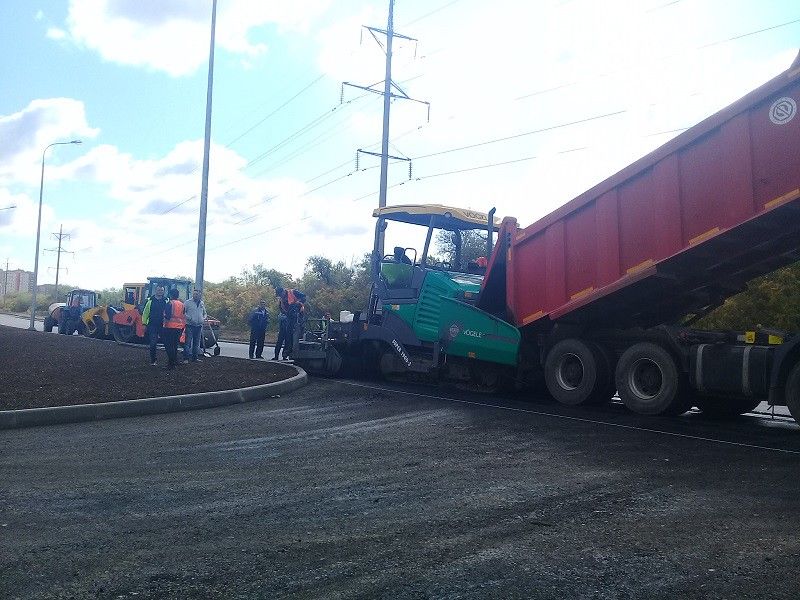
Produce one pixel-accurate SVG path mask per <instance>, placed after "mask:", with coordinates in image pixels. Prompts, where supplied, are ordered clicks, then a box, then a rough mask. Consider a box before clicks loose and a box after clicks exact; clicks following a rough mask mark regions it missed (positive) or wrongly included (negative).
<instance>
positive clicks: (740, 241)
mask: <svg viewBox="0 0 800 600" xmlns="http://www.w3.org/2000/svg"><path fill="white" fill-rule="evenodd" d="M798 104H800V55H798V59H797V60H795V62H794V64H793V65H792V66H791V67H790V68H789V69H788V70H787V71H786V72H784V73H782V74H781V75H779V76H778V77H775V78H774V79H772V80H771V81H769V82H767V83H766V84H764V85H763V86H761V87H760V88H758V89H757V90H754V91H753V92H751V93H749V94H748V95H746V96H745V97H743V98H741V99H740V100H738V101H736V102H734V103H733V104H731V105H730V106H728V107H727V108H725V109H723V110H721V111H720V112H718V113H717V114H715V115H713V116H711V117H709V118H708V119H706V120H704V121H703V122H701V123H699V124H698V125H696V126H694V127H692V128H691V129H689V130H688V131H686V132H684V133H683V134H681V135H679V136H678V137H676V138H675V139H674V140H672V141H670V142H669V143H667V144H665V145H664V146H662V147H661V148H658V149H657V150H655V151H654V152H652V153H650V154H648V155H647V156H645V157H644V158H642V159H640V160H638V161H636V162H635V163H633V164H631V165H630V166H628V167H626V168H625V169H623V170H622V171H620V172H619V173H617V174H616V175H614V176H612V177H610V178H608V179H607V180H605V181H603V182H602V183H600V184H598V185H596V186H595V187H593V188H592V189H590V190H588V191H587V192H585V193H583V194H581V195H580V196H578V197H577V198H575V199H574V200H572V201H570V202H568V203H567V204H565V205H564V206H562V207H561V208H559V209H557V210H555V211H554V212H553V213H551V214H549V215H547V216H546V217H544V218H543V219H540V220H539V221H537V222H535V223H533V224H532V225H530V226H528V227H526V228H524V229H519V228H518V226H517V222H516V220H515V219H513V218H506V219H504V220H503V223H502V225H501V227H500V231H499V234H498V235H499V237H498V242H497V246H496V247H495V250H494V252H493V253H492V255H491V257H490V259H489V265H488V269H487V273H486V276H485V278H484V281H483V283H482V287H481V293H480V295H479V297H478V301H477V306H478V307H480V308H482V309H484V310H486V311H488V312H490V313H492V314H494V315H498V316H502V317H503V318H505V319H507V320H508V321H510V322H511V323H513V324H514V325H516V326H517V327H518V328H519V329H520V333H521V338H522V340H523V344H522V346H521V352H520V358H519V365H520V368H521V371H522V372H527V373H530V374H531V376H532V377H538V376H543V377H544V380H545V382H546V384H547V388H548V390H549V391H550V393H551V394H552V395H553V397H554V398H556V399H557V400H558V401H560V402H563V403H565V404H584V403H596V402H604V401H608V400H609V399H610V398H611V397H612V396H613V395H614V393H615V392H617V393H618V394H619V396H620V398H621V399H622V400H623V402H624V403H625V404H626V405H627V406H628V407H629V408H631V409H632V410H634V411H635V412H639V413H642V414H659V415H660V414H680V413H681V412H684V411H686V410H687V409H688V408H690V407H692V406H697V407H699V408H700V409H701V410H702V411H703V412H706V413H708V414H725V415H731V414H737V413H742V412H746V411H748V410H752V409H753V408H754V407H755V406H757V405H758V404H759V402H760V401H761V400H769V402H770V403H772V404H777V405H781V404H786V405H788V406H789V409H790V410H791V411H792V414H793V415H794V416H795V418H796V419H798V420H799V421H800V336H797V335H793V334H791V333H787V332H773V333H775V335H771V334H770V332H765V331H761V332H736V331H700V330H697V329H690V328H689V327H688V325H689V323H691V322H692V320H694V318H695V317H698V316H702V315H703V314H705V313H707V312H708V311H709V310H712V309H713V308H714V307H716V306H719V305H720V304H721V303H722V301H723V300H724V299H725V298H727V297H729V296H731V295H733V294H736V293H737V292H739V291H742V290H743V289H744V288H745V286H746V284H747V282H748V281H750V280H752V279H753V278H755V277H757V276H759V275H762V274H765V273H769V272H771V271H774V270H775V269H777V268H779V267H781V266H784V265H786V264H789V263H792V262H795V261H797V260H800V116H798V114H797V113H798V109H797V107H798Z"/></svg>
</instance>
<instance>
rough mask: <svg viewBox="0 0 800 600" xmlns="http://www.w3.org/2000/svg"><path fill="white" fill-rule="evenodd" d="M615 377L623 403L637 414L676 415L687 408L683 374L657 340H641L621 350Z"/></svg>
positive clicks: (687, 402)
mask: <svg viewBox="0 0 800 600" xmlns="http://www.w3.org/2000/svg"><path fill="white" fill-rule="evenodd" d="M615 379H616V382H617V391H618V392H619V397H620V398H621V399H622V401H623V402H624V403H625V406H627V407H628V408H629V409H630V410H632V411H633V412H635V413H638V414H640V415H680V414H683V413H685V412H686V411H687V410H689V408H690V406H689V401H688V397H687V395H686V394H685V390H686V384H685V381H684V377H683V376H682V375H681V373H680V372H679V371H678V367H677V365H676V364H675V360H674V359H673V358H672V355H671V354H670V353H669V352H667V351H666V350H665V349H664V348H662V347H661V346H659V345H657V344H653V343H651V342H641V343H639V344H634V345H633V346H631V347H630V348H628V349H627V350H626V351H625V352H623V354H622V356H621V357H620V359H619V363H617V369H616V377H615Z"/></svg>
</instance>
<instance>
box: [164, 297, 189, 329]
mask: <svg viewBox="0 0 800 600" xmlns="http://www.w3.org/2000/svg"><path fill="white" fill-rule="evenodd" d="M169 303H170V304H171V305H172V317H171V318H169V319H164V327H166V328H167V329H183V328H184V327H185V326H186V308H185V307H184V306H183V302H181V301H180V300H170V301H169Z"/></svg>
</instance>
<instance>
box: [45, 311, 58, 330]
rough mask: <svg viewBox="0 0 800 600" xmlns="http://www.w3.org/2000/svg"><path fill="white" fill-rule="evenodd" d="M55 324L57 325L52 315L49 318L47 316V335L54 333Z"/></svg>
mask: <svg viewBox="0 0 800 600" xmlns="http://www.w3.org/2000/svg"><path fill="white" fill-rule="evenodd" d="M55 324H56V322H55V320H54V319H53V317H51V316H50V315H48V316H46V317H45V318H44V330H45V331H46V332H47V333H50V332H51V331H53V326H54V325H55Z"/></svg>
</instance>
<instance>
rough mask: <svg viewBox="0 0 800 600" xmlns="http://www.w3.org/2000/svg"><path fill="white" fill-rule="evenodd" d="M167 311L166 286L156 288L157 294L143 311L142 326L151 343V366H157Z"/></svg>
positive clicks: (146, 304)
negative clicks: (157, 354)
mask: <svg viewBox="0 0 800 600" xmlns="http://www.w3.org/2000/svg"><path fill="white" fill-rule="evenodd" d="M166 309H167V299H166V298H164V286H163V285H159V286H156V293H155V295H154V296H151V297H150V298H148V299H147V302H145V305H144V310H143V311H142V325H144V326H145V328H146V331H147V339H148V342H149V343H150V364H151V365H155V364H156V344H158V338H159V336H161V335H162V330H163V326H164V311H165V310H166Z"/></svg>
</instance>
